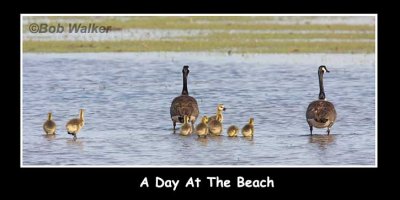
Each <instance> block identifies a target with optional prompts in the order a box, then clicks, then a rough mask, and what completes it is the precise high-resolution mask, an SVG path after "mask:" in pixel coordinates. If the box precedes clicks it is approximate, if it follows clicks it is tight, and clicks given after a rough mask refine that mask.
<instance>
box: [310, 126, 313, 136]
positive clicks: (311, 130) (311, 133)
mask: <svg viewBox="0 0 400 200" xmlns="http://www.w3.org/2000/svg"><path fill="white" fill-rule="evenodd" d="M312 129H313V128H312V126H310V135H312Z"/></svg>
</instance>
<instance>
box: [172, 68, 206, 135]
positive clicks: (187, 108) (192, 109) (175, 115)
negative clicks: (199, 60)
mask: <svg viewBox="0 0 400 200" xmlns="http://www.w3.org/2000/svg"><path fill="white" fill-rule="evenodd" d="M182 74H183V88H182V93H181V95H180V96H177V97H175V98H174V100H172V103H171V108H170V114H171V119H172V123H173V126H174V132H175V126H176V123H183V121H184V119H183V116H184V115H187V116H189V121H190V122H191V123H192V126H194V122H195V121H196V119H197V116H199V107H198V105H197V101H196V99H195V98H193V97H191V96H189V92H188V88H187V77H188V75H189V66H187V65H185V66H183V69H182Z"/></svg>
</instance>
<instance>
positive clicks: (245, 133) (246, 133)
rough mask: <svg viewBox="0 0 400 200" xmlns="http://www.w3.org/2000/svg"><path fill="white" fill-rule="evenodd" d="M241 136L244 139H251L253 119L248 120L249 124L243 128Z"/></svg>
mask: <svg viewBox="0 0 400 200" xmlns="http://www.w3.org/2000/svg"><path fill="white" fill-rule="evenodd" d="M242 134H243V136H244V137H253V135H254V118H250V120H249V123H248V124H246V125H245V126H243V128H242Z"/></svg>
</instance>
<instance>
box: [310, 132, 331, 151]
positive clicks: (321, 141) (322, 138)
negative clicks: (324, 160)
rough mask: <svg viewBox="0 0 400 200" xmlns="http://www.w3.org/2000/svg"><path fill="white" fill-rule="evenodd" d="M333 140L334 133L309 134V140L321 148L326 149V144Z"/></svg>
mask: <svg viewBox="0 0 400 200" xmlns="http://www.w3.org/2000/svg"><path fill="white" fill-rule="evenodd" d="M334 141H335V136H334V135H311V136H310V141H309V142H310V143H315V144H318V145H319V147H320V148H321V149H326V148H327V146H328V145H329V144H331V143H332V142H334Z"/></svg>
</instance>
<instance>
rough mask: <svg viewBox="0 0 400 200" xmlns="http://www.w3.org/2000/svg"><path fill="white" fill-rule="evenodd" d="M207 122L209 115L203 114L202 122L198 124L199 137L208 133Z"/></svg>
mask: <svg viewBox="0 0 400 200" xmlns="http://www.w3.org/2000/svg"><path fill="white" fill-rule="evenodd" d="M207 122H208V117H207V116H203V118H201V123H200V124H198V125H197V126H196V133H197V135H198V136H199V137H205V136H207V134H208V126H207Z"/></svg>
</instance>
